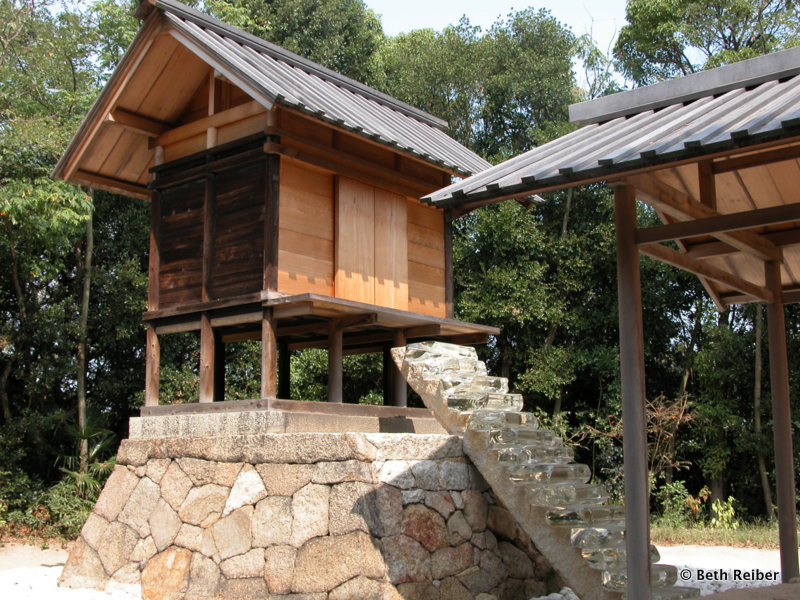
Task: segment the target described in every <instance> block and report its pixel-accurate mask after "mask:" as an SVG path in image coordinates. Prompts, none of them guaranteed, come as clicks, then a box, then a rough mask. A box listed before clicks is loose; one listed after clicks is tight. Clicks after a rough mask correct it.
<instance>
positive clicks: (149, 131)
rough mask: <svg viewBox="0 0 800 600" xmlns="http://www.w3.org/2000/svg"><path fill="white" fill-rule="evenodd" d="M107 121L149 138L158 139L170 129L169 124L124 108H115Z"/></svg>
mask: <svg viewBox="0 0 800 600" xmlns="http://www.w3.org/2000/svg"><path fill="white" fill-rule="evenodd" d="M106 121H108V122H109V123H114V124H116V125H119V126H120V127H124V128H125V129H127V130H128V131H133V132H135V133H140V134H142V135H146V136H147V137H158V136H159V135H161V134H162V133H164V132H165V131H167V130H168V129H169V128H170V127H172V126H171V125H170V124H169V123H165V122H164V121H158V120H157V119H152V118H150V117H145V116H144V115H140V114H137V113H134V112H131V111H128V110H125V109H124V108H115V109H114V110H112V111H111V112H110V113H108V115H107V116H106Z"/></svg>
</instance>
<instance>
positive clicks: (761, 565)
mask: <svg viewBox="0 0 800 600" xmlns="http://www.w3.org/2000/svg"><path fill="white" fill-rule="evenodd" d="M659 551H660V552H661V562H663V563H667V564H673V565H676V566H677V567H678V569H679V571H678V572H679V573H681V569H688V571H686V572H685V573H686V574H687V575H688V576H689V577H688V579H687V580H685V581H683V583H684V584H685V585H690V586H693V587H701V588H702V589H703V595H708V594H711V593H714V592H719V591H724V590H727V589H732V588H746V587H755V586H763V585H775V582H774V581H766V580H764V581H761V582H758V581H745V580H744V577H745V575H744V574H746V573H753V574H757V573H769V572H778V571H780V557H779V554H778V551H777V550H757V549H750V548H728V547H724V546H661V547H659ZM66 559H67V550H66V549H65V548H48V549H46V550H42V549H41V548H39V547H37V546H30V545H24V544H16V543H11V544H5V545H3V546H0V598H3V599H5V598H9V599H12V598H13V599H14V600H112V599H113V600H140V599H141V592H140V590H138V589H137V587H136V586H124V587H122V586H120V587H118V588H116V589H114V590H111V593H107V592H100V591H96V590H72V589H68V588H60V587H58V585H57V582H58V576H59V575H60V574H61V569H62V568H63V566H64V562H65V561H66ZM737 569H738V571H736V570H737ZM737 577H738V579H737ZM701 579H702V581H701ZM552 597H559V596H558V595H557V594H556V595H553V596H548V598H552ZM561 597H562V598H563V597H564V596H561Z"/></svg>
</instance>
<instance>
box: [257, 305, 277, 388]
mask: <svg viewBox="0 0 800 600" xmlns="http://www.w3.org/2000/svg"><path fill="white" fill-rule="evenodd" d="M277 354H278V345H277V338H276V337H275V319H274V316H273V314H272V308H264V310H263V312H262V314H261V397H262V398H275V384H276V381H277V379H278V357H277Z"/></svg>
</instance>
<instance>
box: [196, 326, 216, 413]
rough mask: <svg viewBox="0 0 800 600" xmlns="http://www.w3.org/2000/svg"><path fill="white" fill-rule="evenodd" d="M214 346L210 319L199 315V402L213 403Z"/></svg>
mask: <svg viewBox="0 0 800 600" xmlns="http://www.w3.org/2000/svg"><path fill="white" fill-rule="evenodd" d="M215 350H216V344H215V343H214V329H213V328H212V327H211V319H209V318H208V315H207V314H206V313H203V314H201V315H200V399H199V400H200V402H201V403H204V402H213V401H214V371H215V369H214V365H215V363H216V361H215V359H214V355H215Z"/></svg>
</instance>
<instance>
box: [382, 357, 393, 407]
mask: <svg viewBox="0 0 800 600" xmlns="http://www.w3.org/2000/svg"><path fill="white" fill-rule="evenodd" d="M395 370H396V368H395V366H394V361H393V360H392V345H391V344H386V345H384V346H383V405H384V406H391V404H392V391H393V386H394V373H395Z"/></svg>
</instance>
